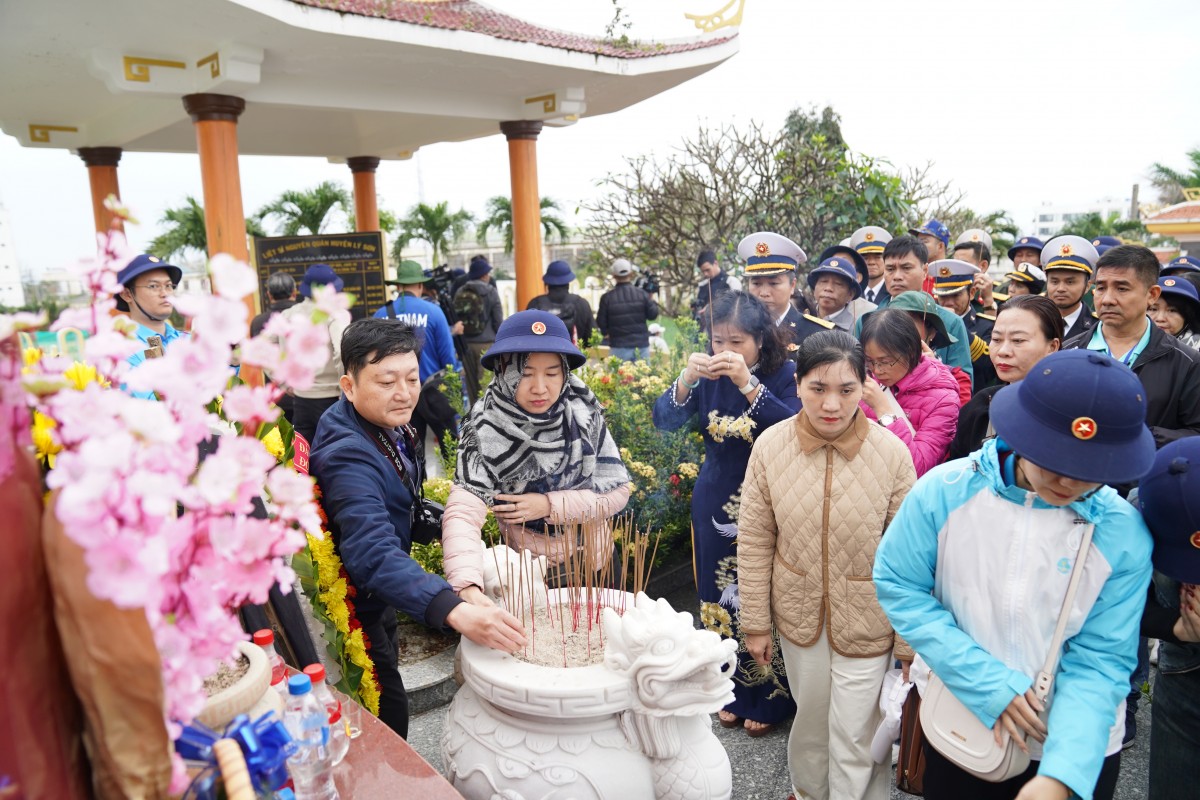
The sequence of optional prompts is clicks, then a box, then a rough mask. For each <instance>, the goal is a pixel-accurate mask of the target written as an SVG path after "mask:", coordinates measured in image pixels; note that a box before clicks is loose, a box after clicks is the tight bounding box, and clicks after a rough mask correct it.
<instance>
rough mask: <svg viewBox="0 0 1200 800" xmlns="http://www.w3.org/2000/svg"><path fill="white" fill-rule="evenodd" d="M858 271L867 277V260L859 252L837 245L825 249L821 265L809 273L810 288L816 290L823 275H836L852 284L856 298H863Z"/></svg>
mask: <svg viewBox="0 0 1200 800" xmlns="http://www.w3.org/2000/svg"><path fill="white" fill-rule="evenodd" d="M856 270H858V271H861V272H862V274H863V275H866V274H867V262H866V260H864V259H863V257H862V256H860V255H859V254H858V251H857V250H855V249H853V248H850V247H843V246H842V245H840V244H835V245H834V246H833V247H827V248H825V252H824V253H821V263H820V264H818V265H817V266H816V268H814V269H813V270H812V271H811V272H809V273H808V288H810V289H813V290H815V289H816V288H817V281H818V280H819V279H820V277H821V276H822V275H836V276H838V277H839V278H841V279H842V280H845V281H849V282H850V287H851V290H852V291H853V292H854V297H855V298H859V297H862V285H861V284H860V283H859V282H858V274H857V272H856Z"/></svg>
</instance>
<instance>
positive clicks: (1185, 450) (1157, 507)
mask: <svg viewBox="0 0 1200 800" xmlns="http://www.w3.org/2000/svg"><path fill="white" fill-rule="evenodd" d="M1138 504H1139V506H1140V507H1141V509H1142V517H1143V518H1144V519H1145V520H1146V527H1147V528H1149V529H1150V534H1151V535H1152V536H1153V537H1154V554H1153V555H1152V556H1151V560H1152V561H1153V562H1154V568H1155V569H1156V570H1158V571H1159V572H1161V573H1162V574H1164V575H1166V576H1167V577H1168V578H1173V579H1174V580H1177V581H1180V582H1182V583H1200V437H1196V436H1189V437H1186V438H1183V439H1176V440H1175V441H1173V442H1171V443H1170V444H1168V445H1166V446H1164V447H1163V449H1162V450H1159V451H1158V454H1157V455H1156V456H1155V457H1154V464H1153V465H1152V466H1151V467H1150V471H1149V472H1148V473H1147V474H1146V475H1145V477H1143V478H1142V479H1141V481H1140V482H1139V484H1138Z"/></svg>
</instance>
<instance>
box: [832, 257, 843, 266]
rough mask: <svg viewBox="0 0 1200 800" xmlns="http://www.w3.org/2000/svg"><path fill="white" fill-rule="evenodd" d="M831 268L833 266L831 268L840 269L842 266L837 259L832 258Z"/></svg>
mask: <svg viewBox="0 0 1200 800" xmlns="http://www.w3.org/2000/svg"><path fill="white" fill-rule="evenodd" d="M829 266H831V267H839V266H841V265H840V264H838V260H837V259H836V258H831V259H829Z"/></svg>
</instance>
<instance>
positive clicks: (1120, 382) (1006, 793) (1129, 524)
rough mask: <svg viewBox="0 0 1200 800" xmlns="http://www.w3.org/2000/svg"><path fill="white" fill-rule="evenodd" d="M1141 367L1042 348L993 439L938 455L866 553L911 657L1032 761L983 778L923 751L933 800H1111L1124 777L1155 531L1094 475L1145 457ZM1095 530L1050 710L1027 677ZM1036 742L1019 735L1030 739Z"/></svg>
mask: <svg viewBox="0 0 1200 800" xmlns="http://www.w3.org/2000/svg"><path fill="white" fill-rule="evenodd" d="M1145 415H1146V402H1145V392H1144V390H1143V389H1142V386H1141V383H1140V382H1139V380H1138V378H1137V376H1135V375H1134V374H1133V372H1131V371H1130V370H1128V369H1126V368H1125V367H1123V366H1121V365H1120V364H1119V363H1118V362H1116V361H1113V360H1112V359H1110V358H1109V357H1107V356H1105V355H1103V354H1099V353H1095V352H1089V351H1081V350H1072V351H1067V352H1060V353H1054V354H1052V355H1050V356H1047V357H1046V358H1045V359H1043V360H1042V361H1040V362H1038V364H1037V365H1036V366H1035V367H1034V368H1033V369H1032V370H1031V371H1030V373H1029V375H1028V377H1026V379H1025V380H1024V381H1022V382H1020V383H1018V384H1014V385H1012V386H1009V387H1008V388H1005V389H1002V390H1000V392H998V393H997V394H996V396H995V398H994V400H993V401H992V406H991V418H992V424H993V426H994V427H995V429H996V433H997V437H998V438H997V439H995V440H991V441H988V442H985V444H984V446H983V448H982V449H980V450H978V451H976V452H974V453H972V454H971V455H970V456H968V457H967V458H963V459H959V460H957V461H951V462H949V463H946V464H943V465H941V466H939V467H937V468H935V469H933V470H932V471H930V472H929V473H928V474H926V475H925V476H924V477H923V478H922V479H921V480H919V481H918V482H917V484H916V486H914V487H913V489H912V491H911V492H910V493H909V494H908V496H907V497H906V498H905V500H904V503H903V504H902V505H901V507H900V510H899V512H898V513H897V515H896V517H895V519H894V520H893V521H892V524H891V527H889V528H888V531H887V533H886V535H885V536H884V537H883V541H882V544H881V545H880V547H879V551H878V553H877V554H876V557H875V570H874V578H875V587H876V590H877V592H878V595H879V602H880V604H881V605H882V606H883V610H884V611H885V612H886V613H887V615H888V618H889V619H890V620H891V623H892V626H893V627H894V628H895V630H896V632H897V633H898V634H899V635H901V636H903V637H904V638H905V639H906V640H907V641H908V643H909V644H910V645H911V646H912V647H913V649H914V650H915V651H916V652H917V659H916V661H914V664H913V673H914V678H915V680H916V681H917V684H918V686H922V685H923V679H924V677H925V676H926V675H927V674H928V672H927V671H928V669H932V670H933V671H934V672H935V673H936V674H937V676H938V677H939V678H940V679H941V680H942V681H943V682H944V683H945V685H946V687H947V688H948V689H949V690H950V691H951V692H953V694H954V696H955V697H956V698H957V699H958V700H959V701H961V702H962V703H963V705H964V706H966V707H967V708H968V709H969V710H970V711H971V712H972V713H974V714H975V716H976V717H978V718H979V720H980V721H981V722H982V723H983V724H984V725H986V726H988V727H991V728H993V730H994V731H995V732H996V737H997V740H998V741H1002V740H1004V741H1006V740H1007V737H1010V736H1011V737H1013V738H1015V739H1016V740H1017V741H1018V742H1019V743H1020V745H1019V746H1020V747H1021V748H1022V749H1025V750H1027V751H1028V752H1029V753H1030V755H1031V756H1032V758H1033V759H1034V760H1033V761H1032V763H1031V765H1030V767H1029V769H1028V770H1027V771H1026V772H1025V773H1024V774H1022V775H1020V776H1018V777H1015V778H1012V779H1010V780H1008V781H1005V782H1003V783H988V782H986V781H983V780H981V779H979V778H976V777H975V776H973V775H972V774H970V773H968V772H967V771H965V770H963V769H961V768H960V767H958V766H957V765H956V764H955V763H954V762H952V761H951V760H949V759H948V758H946V757H944V756H943V755H941V754H940V753H938V752H937V751H936V750H934V749H933V748H931V747H929V746H928V745H927V746H926V752H925V755H926V772H925V797H926V798H928V799H929V800H940V799H941V798H963V797H970V798H980V799H981V800H989V799H990V798H997V800H1000V799H1003V800H1011V799H1012V798H1019V799H1020V800H1035V798H1036V799H1037V800H1043V799H1044V800H1066V798H1068V797H1071V796H1079V797H1082V798H1085V800H1086V799H1087V798H1092V797H1093V796H1094V797H1096V798H1101V799H1104V800H1107V798H1111V797H1112V795H1113V791H1114V790H1115V787H1116V779H1117V773H1118V771H1119V769H1120V753H1121V740H1122V737H1123V734H1124V712H1125V695H1126V694H1127V693H1128V692H1129V675H1130V673H1131V672H1132V671H1133V668H1134V666H1135V665H1136V661H1137V653H1136V648H1137V639H1138V626H1139V622H1140V619H1141V614H1142V608H1143V606H1144V604H1145V601H1146V595H1147V586H1148V584H1149V581H1150V572H1151V566H1150V551H1151V540H1150V535H1149V533H1148V531H1147V530H1146V527H1145V525H1144V524H1143V522H1142V520H1141V518H1140V517H1139V515H1138V513H1137V511H1136V510H1135V509H1134V508H1133V507H1132V506H1131V505H1129V504H1128V503H1127V502H1126V501H1125V500H1123V499H1121V497H1120V496H1119V495H1118V494H1117V492H1116V490H1114V489H1112V488H1110V487H1109V486H1105V485H1104V484H1113V483H1128V482H1131V481H1136V480H1137V479H1138V478H1140V477H1141V476H1142V475H1144V474H1145V473H1146V471H1147V470H1148V469H1149V467H1150V465H1151V463H1152V461H1153V459H1154V440H1153V437H1152V436H1151V434H1150V431H1149V429H1148V428H1146V426H1145V424H1144V420H1145ZM1088 525H1091V526H1094V527H1093V536H1092V543H1091V546H1090V547H1089V548H1088V551H1087V553H1086V554H1085V561H1084V562H1083V572H1082V579H1081V581H1080V585H1079V589H1078V592H1077V594H1076V597H1075V601H1074V603H1073V605H1072V608H1071V612H1070V615H1069V617H1068V624H1067V628H1066V634H1065V637H1064V642H1065V643H1064V646H1063V647H1062V654H1061V660H1060V661H1059V666H1058V670H1057V674H1056V679H1055V683H1054V691H1053V694H1052V695H1051V697H1050V698H1049V711H1048V714H1047V713H1041V715H1040V716H1039V712H1044V709H1043V708H1042V704H1041V702H1040V701H1039V700H1038V699H1037V697H1036V696H1035V695H1034V693H1033V691H1032V689H1031V686H1032V683H1033V678H1034V676H1036V675H1037V673H1038V672H1039V671H1040V669H1041V667H1042V664H1043V662H1044V661H1045V659H1046V655H1047V652H1048V650H1049V646H1050V643H1051V640H1052V638H1053V634H1054V628H1055V625H1056V623H1057V621H1058V615H1059V610H1060V609H1061V608H1062V605H1063V601H1064V599H1065V596H1066V588H1067V583H1068V581H1069V579H1070V575H1071V571H1072V567H1073V566H1074V563H1075V559H1076V557H1077V556H1078V555H1079V548H1080V545H1081V539H1082V536H1083V534H1084V532H1085V530H1086V528H1087V526H1088ZM1026 737H1028V738H1026Z"/></svg>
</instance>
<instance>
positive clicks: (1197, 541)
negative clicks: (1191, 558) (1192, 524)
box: [1188, 531, 1200, 550]
mask: <svg viewBox="0 0 1200 800" xmlns="http://www.w3.org/2000/svg"><path fill="white" fill-rule="evenodd" d="M1188 541H1189V542H1191V543H1192V547H1194V548H1196V549H1197V550H1200V531H1196V532H1195V533H1193V534H1192V538H1191V539H1188Z"/></svg>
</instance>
